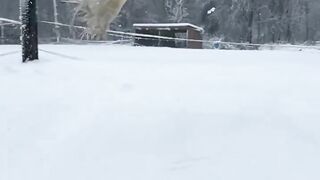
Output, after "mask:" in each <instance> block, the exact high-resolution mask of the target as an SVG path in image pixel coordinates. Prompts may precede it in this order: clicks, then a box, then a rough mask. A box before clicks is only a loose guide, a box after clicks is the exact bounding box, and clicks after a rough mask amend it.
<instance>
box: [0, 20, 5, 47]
mask: <svg viewBox="0 0 320 180" xmlns="http://www.w3.org/2000/svg"><path fill="white" fill-rule="evenodd" d="M1 24H2V21H0V39H1V41H0V43H1V44H4V43H5V40H4V25H1Z"/></svg>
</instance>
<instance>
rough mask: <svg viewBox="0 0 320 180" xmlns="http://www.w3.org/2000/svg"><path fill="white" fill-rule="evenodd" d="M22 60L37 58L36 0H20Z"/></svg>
mask: <svg viewBox="0 0 320 180" xmlns="http://www.w3.org/2000/svg"><path fill="white" fill-rule="evenodd" d="M20 6H21V7H20V8H21V9H20V11H21V12H20V13H21V23H22V25H21V44H22V62H28V61H33V60H37V59H39V56H38V22H37V5H36V0H20Z"/></svg>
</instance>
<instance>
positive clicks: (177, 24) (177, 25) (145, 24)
mask: <svg viewBox="0 0 320 180" xmlns="http://www.w3.org/2000/svg"><path fill="white" fill-rule="evenodd" d="M133 27H154V28H167V27H177V28H179V27H192V28H194V29H195V30H197V31H203V28H201V27H199V26H196V25H193V24H190V23H136V24H133Z"/></svg>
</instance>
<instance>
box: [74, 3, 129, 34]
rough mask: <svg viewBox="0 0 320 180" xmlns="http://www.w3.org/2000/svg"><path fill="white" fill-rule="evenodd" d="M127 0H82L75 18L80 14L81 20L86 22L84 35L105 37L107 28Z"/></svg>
mask: <svg viewBox="0 0 320 180" xmlns="http://www.w3.org/2000/svg"><path fill="white" fill-rule="evenodd" d="M126 1H127V0H80V2H79V5H78V7H77V10H76V12H75V15H74V18H73V20H72V21H73V22H72V23H73V24H74V20H75V17H76V16H77V15H80V17H81V21H82V22H84V23H86V25H87V30H86V31H85V33H84V35H85V36H86V37H87V39H96V40H101V39H104V36H105V34H106V30H109V28H110V24H111V22H112V21H113V20H114V19H115V18H116V17H117V15H118V14H119V12H120V10H121V8H122V6H123V5H124V4H125V2H126Z"/></svg>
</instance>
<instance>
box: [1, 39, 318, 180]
mask: <svg viewBox="0 0 320 180" xmlns="http://www.w3.org/2000/svg"><path fill="white" fill-rule="evenodd" d="M19 50H20V47H18V46H0V54H5V53H7V52H13V51H19ZM40 58H41V60H40V61H37V62H31V63H27V64H22V63H20V61H21V58H20V55H19V54H18V53H14V54H10V55H6V56H0V179H1V180H319V179H320V171H319V167H320V131H319V129H320V70H319V69H320V52H319V51H214V50H183V49H169V48H143V47H127V46H104V45H78V46H77V45H64V46H62V45H42V46H41V52H40Z"/></svg>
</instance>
